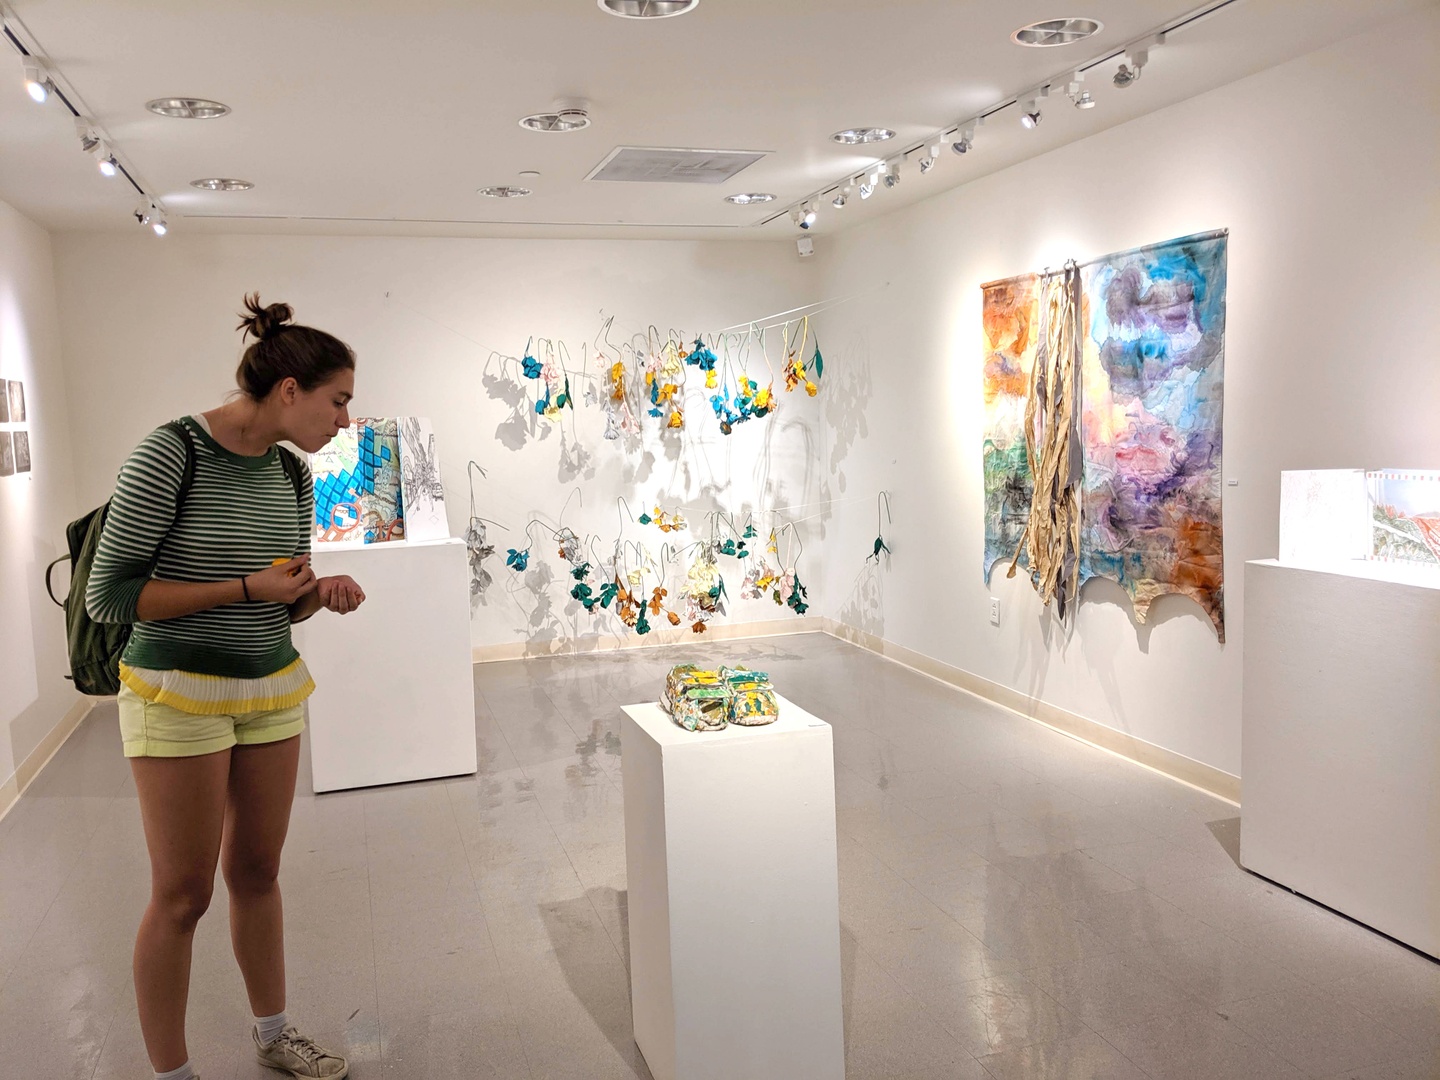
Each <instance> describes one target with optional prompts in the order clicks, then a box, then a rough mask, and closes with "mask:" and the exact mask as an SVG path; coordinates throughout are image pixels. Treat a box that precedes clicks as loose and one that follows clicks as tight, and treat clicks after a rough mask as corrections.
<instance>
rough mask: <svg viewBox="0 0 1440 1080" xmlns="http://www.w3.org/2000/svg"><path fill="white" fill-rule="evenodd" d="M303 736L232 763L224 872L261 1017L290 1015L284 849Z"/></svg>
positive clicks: (233, 927)
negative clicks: (287, 1006)
mask: <svg viewBox="0 0 1440 1080" xmlns="http://www.w3.org/2000/svg"><path fill="white" fill-rule="evenodd" d="M299 761H300V737H299V736H298V735H297V736H295V737H294V738H292V739H286V740H284V741H283V742H276V743H264V744H262V745H260V746H237V747H235V749H234V751H233V753H232V756H231V758H230V782H229V801H228V803H227V805H226V809H225V841H224V845H223V848H222V854H221V860H220V864H221V869H222V871H223V872H224V875H225V884H226V886H227V887H228V888H229V890H230V942H231V944H232V945H233V946H234V949H235V959H236V961H237V962H238V963H239V964H240V972H241V974H242V975H244V976H245V990H246V992H247V993H248V994H249V997H250V1008H251V1010H252V1011H253V1012H254V1014H255V1015H256V1016H274V1015H275V1014H276V1013H280V1012H284V1011H285V925H284V911H283V905H282V904H281V900H280V884H279V882H278V880H277V877H278V875H279V873H280V850H281V848H283V847H284V846H285V834H286V832H288V831H289V828H290V806H291V804H292V803H293V802H294V801H295V773H296V769H297V766H298V764H299Z"/></svg>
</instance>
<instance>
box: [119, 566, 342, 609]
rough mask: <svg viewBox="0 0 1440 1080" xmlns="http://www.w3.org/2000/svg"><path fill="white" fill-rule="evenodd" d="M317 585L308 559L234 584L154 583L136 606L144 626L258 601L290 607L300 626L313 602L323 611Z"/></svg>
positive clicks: (236, 580)
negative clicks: (299, 613) (302, 610)
mask: <svg viewBox="0 0 1440 1080" xmlns="http://www.w3.org/2000/svg"><path fill="white" fill-rule="evenodd" d="M315 585H316V581H315V571H314V570H312V569H310V557H309V556H308V555H303V556H301V557H300V558H297V559H291V560H290V561H289V562H284V563H280V564H279V565H277V566H271V567H269V568H268V569H265V570H261V571H259V572H258V573H254V574H249V575H247V576H245V577H243V578H234V579H233V580H230V581H204V582H189V581H153V580H152V581H148V582H146V583H145V586H144V588H142V589H141V590H140V599H139V602H138V603H137V604H136V605H135V608H136V615H137V617H138V619H139V621H141V622H157V621H159V620H161V619H178V618H179V617H180V616H181V615H193V614H195V612H197V611H209V610H210V609H211V608H215V607H221V606H223V605H225V604H239V603H243V602H245V601H247V600H255V601H264V602H268V603H272V604H285V605H287V606H288V607H289V608H290V613H291V614H290V621H291V622H298V621H299V620H298V619H296V618H295V610H296V608H297V607H300V606H301V605H304V604H307V603H310V602H312V601H313V602H314V605H315V607H319V597H318V596H317V595H316V589H315ZM311 610H312V611H313V610H314V608H312V609H311Z"/></svg>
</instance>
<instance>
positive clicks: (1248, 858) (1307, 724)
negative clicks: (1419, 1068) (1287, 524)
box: [1240, 560, 1440, 956]
mask: <svg viewBox="0 0 1440 1080" xmlns="http://www.w3.org/2000/svg"><path fill="white" fill-rule="evenodd" d="M1437 658H1440V574H1436V573H1434V572H1433V571H1425V570H1423V569H1417V568H1411V567H1406V566H1401V565H1397V564H1386V563H1376V562H1369V563H1366V562H1360V563H1353V564H1350V565H1348V566H1347V565H1345V564H1337V565H1336V567H1335V568H1334V569H1333V570H1328V571H1326V570H1317V569H1301V568H1298V567H1290V566H1283V565H1281V564H1279V563H1277V562H1274V561H1270V560H1266V561H1263V562H1251V563H1247V564H1246V566H1245V683H1244V717H1243V727H1242V734H1241V740H1242V741H1241V753H1242V759H1243V760H1242V766H1243V776H1244V786H1245V793H1244V802H1243V805H1242V809H1241V814H1242V827H1241V831H1240V861H1241V862H1242V863H1243V864H1244V865H1245V866H1246V867H1248V868H1249V869H1251V870H1253V871H1255V872H1256V873H1258V874H1263V875H1264V876H1266V877H1268V878H1271V879H1273V880H1275V881H1278V882H1280V883H1281V884H1282V885H1286V886H1288V887H1290V888H1292V889H1294V890H1296V891H1297V892H1300V893H1303V894H1304V895H1306V896H1309V897H1312V898H1313V899H1315V900H1318V901H1320V902H1321V903H1322V904H1326V905H1327V906H1329V907H1332V908H1334V909H1336V910H1337V911H1341V912H1344V913H1345V914H1346V915H1349V916H1351V917H1352V918H1354V919H1358V920H1359V921H1360V922H1363V923H1365V924H1367V925H1369V926H1373V927H1374V928H1375V929H1377V930H1380V931H1382V932H1383V933H1386V934H1389V935H1390V936H1392V937H1395V938H1398V939H1399V940H1400V941H1403V942H1405V943H1406V944H1408V945H1411V946H1413V947H1415V948H1417V949H1420V950H1422V951H1424V952H1427V953H1429V954H1430V955H1432V956H1440V661H1437Z"/></svg>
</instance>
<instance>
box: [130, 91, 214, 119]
mask: <svg viewBox="0 0 1440 1080" xmlns="http://www.w3.org/2000/svg"><path fill="white" fill-rule="evenodd" d="M145 107H146V108H147V109H149V110H150V111H151V112H153V113H157V114H159V115H160V116H172V117H174V118H175V119H177V120H214V119H215V118H216V117H219V116H224V115H225V114H226V113H228V112H229V111H230V106H229V105H222V104H220V102H218V101H207V100H205V99H204V98H188V97H167V98H156V99H155V100H154V101H147V102H146V103H145Z"/></svg>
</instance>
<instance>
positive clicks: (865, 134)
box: [830, 127, 895, 146]
mask: <svg viewBox="0 0 1440 1080" xmlns="http://www.w3.org/2000/svg"><path fill="white" fill-rule="evenodd" d="M894 137H895V132H893V131H891V130H890V129H889V128H880V127H872V128H846V129H845V130H844V131H837V132H835V134H834V135H831V136H830V141H831V142H837V143H840V144H841V145H842V146H859V145H860V144H861V143H872V142H884V141H885V140H886V139H893V138H894Z"/></svg>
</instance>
